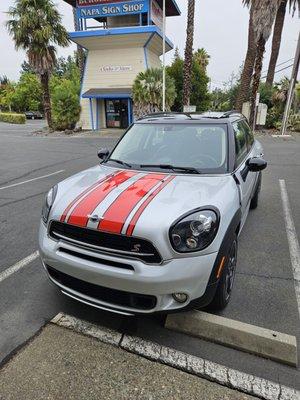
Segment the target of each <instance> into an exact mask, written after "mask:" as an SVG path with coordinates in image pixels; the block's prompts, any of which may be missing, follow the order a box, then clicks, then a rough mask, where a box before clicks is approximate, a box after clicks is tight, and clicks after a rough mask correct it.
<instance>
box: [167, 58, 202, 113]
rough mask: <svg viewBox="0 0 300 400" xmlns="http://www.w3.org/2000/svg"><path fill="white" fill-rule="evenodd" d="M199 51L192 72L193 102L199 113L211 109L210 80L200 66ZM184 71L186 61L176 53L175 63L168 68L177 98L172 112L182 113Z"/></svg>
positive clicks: (194, 59) (193, 62)
mask: <svg viewBox="0 0 300 400" xmlns="http://www.w3.org/2000/svg"><path fill="white" fill-rule="evenodd" d="M196 54H197V51H196V52H195V53H194V57H193V60H192V72H191V89H192V90H191V102H192V104H193V105H195V106H196V107H197V111H204V110H207V108H208V107H209V101H210V98H209V93H208V83H209V78H208V76H207V74H206V71H205V70H203V67H202V66H201V65H200V64H199V62H198V59H197V56H195V55H196ZM183 70H184V60H183V59H182V58H181V57H180V54H179V52H178V51H175V55H174V59H173V62H172V64H171V65H170V66H168V67H167V72H168V74H169V75H170V76H171V77H172V78H173V80H174V82H175V87H176V93H177V96H176V98H175V101H174V104H173V107H172V111H178V112H182V96H183Z"/></svg>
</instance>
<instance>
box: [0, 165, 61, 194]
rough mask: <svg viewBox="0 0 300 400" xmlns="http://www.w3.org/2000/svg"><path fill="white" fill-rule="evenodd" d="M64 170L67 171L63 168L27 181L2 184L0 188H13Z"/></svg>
mask: <svg viewBox="0 0 300 400" xmlns="http://www.w3.org/2000/svg"><path fill="white" fill-rule="evenodd" d="M62 172H65V170H64V169H61V170H59V171H56V172H52V173H51V174H47V175H43V176H38V177H36V178H32V179H27V180H26V181H22V182H18V183H14V184H12V185H8V186H2V187H0V190H4V189H10V188H13V187H15V186H20V185H24V184H25V183H29V182H34V181H38V180H41V179H45V178H49V177H50V176H54V175H58V174H61V173H62Z"/></svg>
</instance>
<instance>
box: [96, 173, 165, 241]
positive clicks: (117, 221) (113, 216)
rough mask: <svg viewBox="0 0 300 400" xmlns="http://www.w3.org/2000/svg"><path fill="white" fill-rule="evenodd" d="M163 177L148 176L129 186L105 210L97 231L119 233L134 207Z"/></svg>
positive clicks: (158, 175)
mask: <svg viewBox="0 0 300 400" xmlns="http://www.w3.org/2000/svg"><path fill="white" fill-rule="evenodd" d="M165 176H166V175H163V174H148V175H146V176H143V177H142V178H140V179H139V180H137V181H136V182H135V183H133V184H132V185H131V186H129V187H128V188H127V189H126V190H124V192H122V193H121V194H120V196H118V197H117V199H116V200H115V201H114V202H113V203H112V204H111V205H110V207H109V208H108V209H107V210H106V212H105V214H104V215H103V220H101V221H100V223H99V225H98V229H99V230H101V231H105V232H111V233H121V232H122V229H123V226H124V223H125V222H126V220H127V218H128V217H129V215H130V213H131V212H132V210H133V209H134V207H136V205H137V204H138V203H139V202H140V201H141V200H142V199H143V198H144V197H145V196H146V195H147V194H148V193H149V191H150V190H151V189H153V188H154V187H155V186H156V185H157V184H158V183H159V181H162V180H163V179H164V177H165Z"/></svg>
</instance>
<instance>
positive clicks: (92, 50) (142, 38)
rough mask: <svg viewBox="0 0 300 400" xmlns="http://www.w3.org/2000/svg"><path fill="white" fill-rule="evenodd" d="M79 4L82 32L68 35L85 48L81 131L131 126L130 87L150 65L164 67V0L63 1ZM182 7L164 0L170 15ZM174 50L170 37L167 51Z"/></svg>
mask: <svg viewBox="0 0 300 400" xmlns="http://www.w3.org/2000/svg"><path fill="white" fill-rule="evenodd" d="M65 1H66V2H67V3H69V4H71V5H72V6H73V7H76V13H77V18H78V26H79V27H80V30H79V31H76V32H71V33H70V38H71V40H72V41H73V42H75V43H76V44H79V45H80V46H82V47H83V48H85V49H86V50H87V60H86V65H85V71H84V77H83V82H82V88H81V94H80V101H81V108H82V111H81V117H80V124H81V125H82V128H83V129H92V130H96V129H100V128H127V127H128V125H130V123H131V122H132V120H133V113H132V85H133V81H134V79H135V77H136V76H137V74H138V73H139V72H141V71H144V70H145V69H147V68H151V67H159V66H161V62H160V58H159V57H160V56H161V55H162V48H163V39H162V24H163V12H162V2H163V1H162V0H127V1H124V0H113V1H111V0H77V1H76V0H65ZM179 14H180V11H179V8H178V6H177V4H176V1H175V0H166V15H167V17H169V16H176V15H179ZM172 48H173V45H172V43H171V42H170V40H169V39H168V38H166V51H170V50H171V49H172Z"/></svg>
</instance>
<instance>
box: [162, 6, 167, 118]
mask: <svg viewBox="0 0 300 400" xmlns="http://www.w3.org/2000/svg"><path fill="white" fill-rule="evenodd" d="M162 95H163V102H162V103H163V104H162V110H163V112H165V111H166V0H163V93H162Z"/></svg>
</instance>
